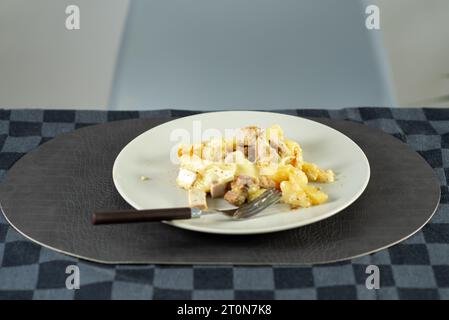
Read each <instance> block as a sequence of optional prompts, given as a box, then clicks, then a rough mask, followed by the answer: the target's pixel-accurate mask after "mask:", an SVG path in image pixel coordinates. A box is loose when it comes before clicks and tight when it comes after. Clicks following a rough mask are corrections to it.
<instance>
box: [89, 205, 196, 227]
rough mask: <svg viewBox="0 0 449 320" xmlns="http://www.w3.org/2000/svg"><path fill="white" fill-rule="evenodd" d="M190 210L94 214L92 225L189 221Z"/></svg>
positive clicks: (176, 209) (175, 209)
mask: <svg viewBox="0 0 449 320" xmlns="http://www.w3.org/2000/svg"><path fill="white" fill-rule="evenodd" d="M191 217H192V213H191V208H187V207H186V208H171V209H151V210H120V211H109V212H107V211H105V212H95V213H94V214H93V215H92V224H118V223H133V222H153V221H163V220H176V219H190V218H191Z"/></svg>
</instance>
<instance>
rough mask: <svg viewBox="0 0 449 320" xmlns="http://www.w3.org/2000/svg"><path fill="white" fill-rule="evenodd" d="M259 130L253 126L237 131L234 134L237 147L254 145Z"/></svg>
mask: <svg viewBox="0 0 449 320" xmlns="http://www.w3.org/2000/svg"><path fill="white" fill-rule="evenodd" d="M260 133H261V130H260V129H259V128H258V127H255V126H249V127H245V128H242V129H239V130H238V131H237V133H236V140H237V141H236V142H237V145H238V146H248V145H252V144H255V143H256V140H257V137H258V136H259V135H260Z"/></svg>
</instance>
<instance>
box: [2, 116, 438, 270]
mask: <svg viewBox="0 0 449 320" xmlns="http://www.w3.org/2000/svg"><path fill="white" fill-rule="evenodd" d="M167 120H169V119H167V118H165V119H163V118H160V119H136V120H126V121H118V122H111V123H107V124H102V125H97V126H91V127H86V128H83V129H79V130H77V131H74V132H72V133H67V134H64V135H61V136H59V137H57V138H55V139H53V140H51V141H49V142H47V143H45V144H43V145H42V146H40V147H39V148H38V149H36V150H34V151H32V152H30V153H28V154H27V155H25V156H24V157H23V158H22V159H20V160H19V161H18V162H17V163H16V164H15V165H14V166H13V168H11V169H10V170H9V172H8V174H7V177H6V178H5V180H4V182H3V183H2V184H1V186H0V201H1V204H2V207H3V212H4V215H5V217H6V218H7V220H8V221H9V222H10V223H11V224H12V225H13V226H14V227H15V228H16V229H17V230H18V231H19V232H21V233H22V234H24V235H25V236H26V237H28V238H30V239H31V240H33V241H35V242H38V243H40V244H42V245H44V246H47V247H49V248H52V249H54V250H57V251H61V252H64V253H67V254H69V255H73V256H77V257H81V258H84V259H88V260H93V261H97V262H103V263H157V264H163V263H167V264H312V263H327V262H333V261H339V260H345V259H350V258H353V257H357V256H361V255H365V254H369V253H372V252H375V251H378V250H381V249H383V248H386V247H388V246H391V245H393V244H395V243H398V242H399V241H402V240H404V239H405V238H407V237H409V236H411V235H412V234H414V233H415V232H416V231H418V230H419V229H421V228H422V227H423V226H424V224H425V223H426V222H427V221H428V220H429V219H430V218H431V217H432V215H433V213H434V212H435V210H436V208H437V206H438V203H439V199H440V188H439V183H438V180H437V179H436V177H435V175H434V172H433V170H432V169H431V167H430V166H429V165H428V164H427V163H426V162H425V161H424V160H423V159H422V158H421V157H420V156H419V155H418V154H417V153H416V152H414V151H412V150H411V149H409V147H408V146H406V145H405V144H404V143H402V142H400V141H399V140H397V139H396V138H394V137H392V136H390V135H388V134H386V133H383V132H381V131H379V130H377V129H373V128H370V127H367V126H364V125H361V124H357V123H354V122H348V121H338V120H328V119H313V120H316V121H319V122H321V123H324V124H326V125H329V126H331V127H333V128H335V129H337V130H339V131H341V132H343V133H344V134H346V135H347V136H349V137H350V138H352V139H353V140H354V141H355V142H356V143H357V144H358V145H359V146H360V147H361V148H362V149H363V150H364V152H365V153H366V155H367V157H368V159H369V162H370V166H371V179H370V182H369V184H368V187H367V189H366V190H365V192H364V193H363V194H362V196H361V197H360V198H359V199H358V200H357V201H356V202H355V203H354V204H352V205H351V206H350V207H348V208H347V209H345V210H344V211H342V212H340V213H339V214H337V215H334V216H332V217H331V218H329V219H326V220H323V221H320V222H317V223H315V224H312V225H308V226H305V227H302V228H298V229H294V230H289V231H283V232H278V233H272V234H263V235H251V236H224V235H213V234H204V233H196V232H192V231H187V230H182V229H178V228H175V227H172V226H169V225H165V224H162V223H143V224H126V225H113V226H92V225H91V222H90V221H91V220H90V218H91V214H92V212H93V211H94V210H96V209H97V210H98V209H119V208H129V206H128V205H127V204H126V203H125V202H124V200H122V199H121V197H120V196H119V194H118V193H117V192H116V190H115V188H114V185H113V181H112V174H111V171H112V165H113V163H114V160H115V157H116V156H117V154H118V153H119V152H120V150H121V149H122V148H123V147H124V146H125V145H126V144H127V143H128V142H129V141H130V140H131V139H133V138H134V137H135V136H137V135H139V134H140V133H142V132H144V131H146V130H148V129H150V128H152V127H154V126H155V125H157V124H160V123H163V122H165V121H167ZM170 120H171V119H170Z"/></svg>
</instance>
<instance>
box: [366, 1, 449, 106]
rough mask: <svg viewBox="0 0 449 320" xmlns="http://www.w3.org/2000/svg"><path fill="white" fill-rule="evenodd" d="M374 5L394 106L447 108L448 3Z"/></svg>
mask: <svg viewBox="0 0 449 320" xmlns="http://www.w3.org/2000/svg"><path fill="white" fill-rule="evenodd" d="M366 1H368V0H366ZM377 3H378V4H379V6H380V12H381V29H382V33H383V40H384V47H385V49H386V50H385V51H386V56H387V57H388V60H389V61H390V65H391V75H392V79H393V87H394V92H395V95H396V100H397V102H398V104H399V105H400V106H408V107H414V106H418V107H419V106H432V107H436V106H446V107H447V106H448V105H449V1H448V0H426V1H423V0H393V1H392V0H377Z"/></svg>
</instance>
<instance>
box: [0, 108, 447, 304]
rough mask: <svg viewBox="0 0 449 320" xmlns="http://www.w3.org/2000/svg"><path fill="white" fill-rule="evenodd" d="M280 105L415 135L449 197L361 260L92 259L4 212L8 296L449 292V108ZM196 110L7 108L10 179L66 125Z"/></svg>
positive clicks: (0, 172) (0, 239) (0, 272)
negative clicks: (281, 263)
mask: <svg viewBox="0 0 449 320" xmlns="http://www.w3.org/2000/svg"><path fill="white" fill-rule="evenodd" d="M280 112H282V113H287V114H292V115H300V116H317V117H330V118H334V119H350V120H353V121H358V122H363V123H365V124H366V125H368V126H373V127H377V128H379V129H381V130H384V131H385V132H387V133H390V134H392V135H394V136H395V137H397V138H399V139H401V140H402V141H404V142H406V143H407V144H408V145H410V146H411V147H412V148H413V149H414V150H416V151H417V152H419V153H420V154H421V155H422V156H423V157H424V158H425V159H426V160H427V162H428V163H429V164H430V165H431V166H432V167H433V168H434V170H435V173H436V174H437V176H438V177H439V179H440V182H441V192H442V196H441V203H440V206H439V209H438V211H437V212H436V214H435V216H434V217H433V219H432V220H431V221H430V223H429V224H427V225H426V226H425V227H424V228H423V230H422V231H420V232H418V233H417V234H416V235H414V236H413V237H412V238H410V239H408V240H406V241H404V242H402V243H401V244H398V245H396V246H394V247H392V248H390V249H388V250H382V251H381V252H379V253H376V254H373V255H369V256H365V257H362V258H358V259H354V260H352V261H347V262H343V263H337V264H331V265H321V266H311V267H278V266H265V267H248V266H245V267H241V266H200V265H195V266H160V265H144V266H127V265H117V266H107V265H101V264H95V263H90V262H86V261H82V260H78V259H76V258H72V257H68V256H66V255H63V254H59V253H56V252H54V251H51V250H49V249H46V248H43V247H41V246H39V245H37V244H34V243H33V242H31V241H29V240H27V239H25V238H24V237H23V236H21V235H19V234H18V233H17V232H16V231H15V230H14V229H13V228H12V227H10V226H9V225H8V224H7V222H6V221H5V219H4V217H3V216H1V217H0V266H1V267H0V299H111V298H112V299H233V298H237V299H356V298H358V299H398V298H400V299H438V298H440V299H449V192H448V180H449V109H388V108H357V109H341V110H329V111H327V110H288V111H280ZM193 113H195V112H190V111H176V110H160V111H159V110H158V111H145V112H119V111H116V112H114V111H113V112H103V111H50V110H45V111H44V110H1V109H0V150H1V152H0V179H2V178H3V177H4V175H5V174H6V172H7V171H8V169H9V168H10V167H11V166H12V165H13V164H14V162H15V161H17V160H18V159H20V157H21V156H23V155H24V154H25V153H27V152H28V151H30V150H32V149H34V148H36V147H37V146H39V145H40V144H42V143H44V142H46V141H48V140H49V139H52V138H53V137H55V136H56V135H58V134H60V133H63V132H68V131H72V130H75V129H77V128H80V127H83V126H87V125H92V124H96V123H103V122H107V121H115V120H122V119H128V118H137V117H154V116H165V117H168V118H176V117H180V116H185V115H190V114H193ZM411 174H412V173H411ZM416 196H417V197H419V195H416ZM68 265H77V266H78V267H79V270H80V280H81V283H80V289H78V290H68V289H67V288H66V285H65V282H66V278H67V276H68V275H67V274H66V273H65V271H66V267H67V266H68ZM368 265H377V266H378V267H379V268H380V289H378V290H368V289H367V288H366V286H365V280H366V278H367V276H368V274H366V273H365V270H366V267H367V266H368Z"/></svg>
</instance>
